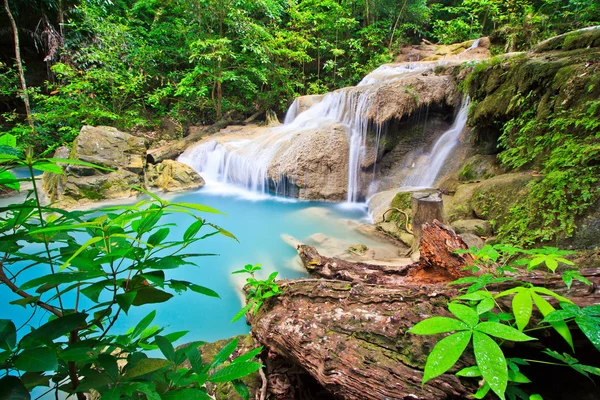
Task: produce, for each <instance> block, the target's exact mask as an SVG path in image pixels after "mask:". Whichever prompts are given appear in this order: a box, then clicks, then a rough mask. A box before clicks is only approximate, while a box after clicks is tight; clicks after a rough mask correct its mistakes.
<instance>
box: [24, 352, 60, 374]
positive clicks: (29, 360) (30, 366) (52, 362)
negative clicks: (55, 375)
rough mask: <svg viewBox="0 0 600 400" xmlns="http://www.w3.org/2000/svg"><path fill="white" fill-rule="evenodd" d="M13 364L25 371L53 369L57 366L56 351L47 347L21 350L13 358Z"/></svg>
mask: <svg viewBox="0 0 600 400" xmlns="http://www.w3.org/2000/svg"><path fill="white" fill-rule="evenodd" d="M14 365H15V368H16V369H18V370H21V371H25V372H43V371H54V370H56V368H58V362H57V360H56V353H55V352H54V350H52V349H51V348H48V347H37V348H35V349H28V350H23V351H22V352H21V353H19V355H18V356H17V357H16V358H15V361H14Z"/></svg>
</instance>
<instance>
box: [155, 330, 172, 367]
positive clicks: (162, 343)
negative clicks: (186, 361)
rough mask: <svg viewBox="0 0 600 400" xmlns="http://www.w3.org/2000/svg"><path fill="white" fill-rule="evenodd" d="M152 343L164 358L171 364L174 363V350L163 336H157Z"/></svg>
mask: <svg viewBox="0 0 600 400" xmlns="http://www.w3.org/2000/svg"><path fill="white" fill-rule="evenodd" d="M154 342H155V343H156V345H157V346H158V348H159V349H160V351H161V353H163V355H164V356H165V358H166V359H167V360H169V361H171V362H175V349H174V348H173V345H172V344H171V342H170V341H169V340H168V339H167V338H165V337H164V336H160V335H157V336H156V337H155V338H154Z"/></svg>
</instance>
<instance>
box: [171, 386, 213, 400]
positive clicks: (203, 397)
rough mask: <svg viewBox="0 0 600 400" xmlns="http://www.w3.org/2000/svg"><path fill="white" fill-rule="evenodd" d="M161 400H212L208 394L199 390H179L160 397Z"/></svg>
mask: <svg viewBox="0 0 600 400" xmlns="http://www.w3.org/2000/svg"><path fill="white" fill-rule="evenodd" d="M160 398H161V399H162V400H212V397H210V396H209V395H208V394H206V393H205V392H203V391H202V390H200V389H192V388H187V389H180V390H176V391H171V392H167V393H165V394H163V395H161V396H160Z"/></svg>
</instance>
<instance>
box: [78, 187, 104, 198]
mask: <svg viewBox="0 0 600 400" xmlns="http://www.w3.org/2000/svg"><path fill="white" fill-rule="evenodd" d="M79 191H80V192H81V194H82V195H83V197H85V198H86V199H90V200H102V199H104V197H103V196H102V194H100V193H99V192H98V191H96V190H91V189H84V188H79Z"/></svg>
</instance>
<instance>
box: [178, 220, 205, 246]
mask: <svg viewBox="0 0 600 400" xmlns="http://www.w3.org/2000/svg"><path fill="white" fill-rule="evenodd" d="M203 225H204V221H202V220H198V221H195V222H194V223H192V224H191V225H190V226H189V227H188V228H187V229H186V230H185V232H184V233H183V241H184V242H187V241H188V240H190V239H192V238H193V237H194V236H196V234H197V233H198V232H199V231H200V229H201V228H202V226H203Z"/></svg>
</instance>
